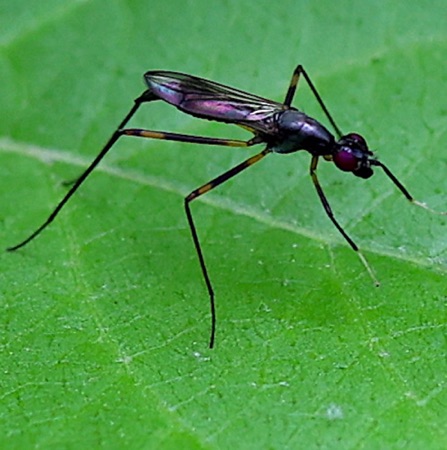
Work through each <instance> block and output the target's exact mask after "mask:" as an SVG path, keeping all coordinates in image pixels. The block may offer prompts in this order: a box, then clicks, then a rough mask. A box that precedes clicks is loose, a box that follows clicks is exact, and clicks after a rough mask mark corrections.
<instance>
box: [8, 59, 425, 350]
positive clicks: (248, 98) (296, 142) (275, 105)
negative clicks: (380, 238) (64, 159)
mask: <svg viewBox="0 0 447 450" xmlns="http://www.w3.org/2000/svg"><path fill="white" fill-rule="evenodd" d="M301 75H302V76H303V77H304V79H305V81H306V82H307V84H308V85H309V87H310V89H311V91H312V93H313V95H314V96H315V98H316V99H317V101H318V103H319V105H320V107H321V108H322V110H323V112H324V114H325V115H326V117H327V119H328V120H329V123H330V124H331V126H332V128H333V129H334V131H335V134H336V136H337V139H336V138H334V136H333V135H332V134H331V133H330V132H329V131H328V130H327V128H326V127H324V126H323V125H322V124H321V123H319V122H317V121H316V120H315V119H313V118H311V117H309V116H307V115H306V114H304V113H303V112H301V111H300V110H298V109H297V108H294V107H293V106H291V103H292V100H293V97H294V95H295V91H296V88H297V85H298V81H299V79H300V76H301ZM144 78H145V82H146V84H147V86H148V88H147V89H146V90H145V91H144V92H143V94H142V95H141V96H140V97H138V98H137V99H136V100H135V104H134V106H133V107H132V109H131V110H130V111H129V113H128V114H127V115H126V117H125V118H124V119H123V121H122V122H121V123H120V124H119V125H118V128H117V129H116V131H115V132H114V133H113V134H112V136H111V138H110V139H109V141H108V142H107V143H106V145H105V146H104V147H103V149H102V150H101V152H100V153H99V154H98V156H97V157H96V158H95V159H94V161H93V162H92V163H91V164H90V166H88V167H87V169H86V170H85V171H84V172H83V173H82V174H81V176H80V177H79V178H78V179H77V180H76V181H75V182H74V183H73V184H72V185H71V187H70V189H69V191H68V192H67V194H66V195H65V197H64V198H63V199H62V200H61V201H60V202H59V203H58V205H57V206H56V208H55V209H54V210H53V212H52V213H51V214H50V216H49V217H48V219H47V220H46V221H45V222H44V223H43V224H42V225H41V226H40V227H39V228H37V229H36V230H35V231H34V232H33V233H32V234H31V235H30V236H29V237H28V238H26V239H25V240H24V241H22V242H21V243H19V244H17V245H15V246H13V247H9V248H8V251H14V250H17V249H19V248H20V247H23V246H24V245H26V244H27V243H28V242H30V241H31V240H32V239H34V238H35V237H36V236H37V235H38V234H40V232H41V231H42V230H44V229H45V228H46V227H47V226H48V225H49V224H50V223H51V222H52V221H53V220H54V219H55V217H56V216H57V215H58V213H59V212H60V210H61V209H62V208H63V207H64V205H65V204H66V203H67V202H68V200H69V199H70V198H71V196H72V195H73V194H74V193H75V192H76V190H77V189H78V188H79V186H80V185H81V184H82V183H83V182H84V180H85V179H86V178H87V177H88V176H89V175H90V173H91V172H92V171H93V169H94V168H95V167H96V166H97V165H98V163H99V162H100V161H101V160H102V159H103V158H104V156H105V155H106V153H107V152H108V151H109V150H110V149H111V148H112V146H113V145H114V144H115V142H116V141H117V140H118V139H119V138H120V137H121V136H137V137H143V138H151V139H161V140H168V141H179V142H188V143H193V144H205V145H221V146H228V147H251V146H253V145H256V144H264V146H265V148H264V149H263V150H262V151H261V152H260V153H257V154H255V155H254V156H251V157H250V158H248V159H246V160H245V161H243V162H241V163H240V164H238V165H237V166H235V167H233V168H231V169H230V170H228V171H227V172H224V173H223V174H222V175H219V176H218V177H216V178H214V179H213V180H211V181H209V182H208V183H206V184H204V185H203V186H200V187H199V188H197V189H195V190H193V191H192V192H191V193H190V194H189V195H187V196H186V197H185V211H186V217H187V219H188V224H189V228H190V229H191V234H192V239H193V242H194V246H195V249H196V252H197V256H198V258H199V263H200V268H201V270H202V274H203V278H204V280H205V284H206V287H207V290H208V295H209V298H210V306H211V336H210V344H209V345H210V348H212V347H213V346H214V340H215V333H216V309H215V301H214V290H213V287H212V284H211V279H210V276H209V274H208V269H207V266H206V264H205V258H204V256H203V252H202V247H201V245H200V241H199V237H198V234H197V230H196V226H195V223H194V220H193V217H192V213H191V207H190V203H191V202H192V201H193V200H195V199H197V198H198V197H200V196H201V195H203V194H206V193H207V192H209V191H210V190H211V189H214V188H215V187H217V186H219V185H221V184H222V183H224V182H225V181H227V180H229V179H230V178H232V177H234V176H236V175H237V174H239V173H240V172H242V171H243V170H245V169H247V168H248V167H250V166H252V165H253V164H255V163H257V162H258V161H260V160H261V159H263V158H264V157H265V156H267V155H268V154H269V153H282V154H287V153H293V152H296V151H298V150H306V151H308V152H309V153H310V155H311V163H310V176H311V178H312V182H313V184H314V186H315V189H316V190H317V193H318V196H319V198H320V200H321V203H322V205H323V208H324V210H325V212H326V214H327V215H328V217H329V219H330V220H331V221H332V223H333V224H334V225H335V227H336V228H337V230H338V231H339V232H340V233H341V234H342V236H343V237H344V238H345V240H346V241H347V242H348V244H349V245H350V246H351V248H352V249H353V250H354V251H355V252H356V253H357V255H358V256H359V258H360V260H361V262H362V263H363V265H364V266H365V268H366V270H367V271H368V273H369V275H370V276H371V278H372V279H373V281H374V283H375V284H376V285H378V284H379V283H378V281H377V279H376V277H375V275H374V273H373V271H372V269H371V268H370V266H369V264H368V262H367V261H366V259H365V257H364V256H363V254H362V253H361V252H360V251H359V248H358V247H357V245H356V243H355V242H354V241H353V240H352V239H351V238H350V237H349V235H348V234H347V233H346V231H345V230H344V229H343V228H342V226H341V225H340V224H339V223H338V221H337V219H336V218H335V217H334V214H333V212H332V209H331V207H330V205H329V202H328V201H327V199H326V196H325V194H324V192H323V189H322V187H321V186H320V182H319V181H318V178H317V165H318V161H319V159H320V157H322V158H323V159H324V160H326V161H332V162H333V163H334V164H335V166H336V167H337V168H339V169H340V170H342V171H344V172H351V173H353V174H354V175H355V176H357V177H360V178H369V177H371V176H372V175H373V167H379V168H381V169H382V170H383V171H384V172H385V174H386V175H387V176H388V178H389V179H390V180H391V181H392V182H393V183H394V184H395V185H396V187H397V188H398V189H399V190H400V191H401V192H402V194H403V195H404V196H405V197H406V198H407V199H408V200H409V201H410V202H412V203H414V204H415V205H418V206H421V207H423V208H426V209H429V208H428V207H427V206H426V205H425V204H424V203H420V202H418V201H416V200H415V199H414V198H413V197H412V196H411V195H410V193H409V192H408V191H407V189H406V188H405V187H404V186H403V185H402V183H401V182H400V181H399V180H398V179H397V178H396V177H395V176H394V175H393V173H392V172H391V171H390V170H389V169H388V167H387V166H385V164H383V163H382V162H380V161H379V160H378V159H377V158H376V157H375V156H374V154H373V152H372V151H370V150H369V149H368V146H367V144H366V141H365V139H364V138H363V137H362V136H361V135H359V134H357V133H348V134H345V135H344V134H343V133H342V132H341V131H340V128H338V126H337V125H336V123H335V121H334V119H333V118H332V116H331V115H330V113H329V111H328V109H327V108H326V106H325V104H324V102H323V100H322V98H321V97H320V95H319V93H318V92H317V89H316V88H315V86H314V84H313V83H312V81H311V79H310V77H309V75H308V74H307V72H306V71H305V70H304V68H303V67H302V66H301V65H299V66H297V68H296V69H295V71H294V73H293V76H292V80H291V82H290V85H289V88H288V90H287V94H286V97H285V99H284V102H283V103H279V102H275V101H272V100H267V99H265V98H262V97H258V96H257V95H253V94H249V93H248V92H244V91H240V90H238V89H234V88H231V87H229V86H225V85H222V84H219V83H215V82H213V81H209V80H205V79H203V78H198V77H194V76H192V75H186V74H183V73H178V72H167V71H150V72H147V73H146V74H145V75H144ZM157 100H162V101H164V102H166V103H169V104H171V105H173V106H175V107H176V108H177V109H179V110H180V111H182V112H184V113H186V114H190V115H192V116H195V117H198V118H200V119H207V120H215V121H217V122H224V123H231V124H235V125H239V126H241V127H242V128H244V129H246V130H248V131H250V132H251V133H253V135H254V136H253V137H252V138H251V139H249V140H247V141H242V140H234V139H220V138H212V137H203V136H191V135H185V134H178V133H169V132H164V131H152V130H143V129H136V128H125V127H126V125H127V123H128V122H129V120H130V119H131V118H132V116H133V115H134V114H135V113H136V111H137V110H138V108H139V107H140V106H141V105H142V104H143V103H148V102H152V101H157Z"/></svg>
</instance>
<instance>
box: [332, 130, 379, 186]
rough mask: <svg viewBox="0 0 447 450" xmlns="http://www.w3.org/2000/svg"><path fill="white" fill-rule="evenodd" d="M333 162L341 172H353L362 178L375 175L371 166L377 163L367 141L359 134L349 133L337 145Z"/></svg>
mask: <svg viewBox="0 0 447 450" xmlns="http://www.w3.org/2000/svg"><path fill="white" fill-rule="evenodd" d="M332 160H333V161H334V164H335V165H336V166H337V167H338V168H339V169H340V170H343V171H344V172H352V173H353V174H354V175H355V176H356V177H360V178H369V177H370V176H372V175H373V173H374V172H373V170H372V169H371V165H374V162H375V161H376V160H375V158H374V153H373V152H372V151H370V150H368V145H367V144H366V141H365V139H364V138H363V137H362V136H360V134H357V133H349V134H346V135H345V136H342V137H341V138H340V140H339V141H338V142H337V143H336V145H335V149H334V153H333V155H332Z"/></svg>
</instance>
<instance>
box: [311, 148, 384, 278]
mask: <svg viewBox="0 0 447 450" xmlns="http://www.w3.org/2000/svg"><path fill="white" fill-rule="evenodd" d="M317 165H318V156H313V157H312V161H311V164H310V176H311V177H312V181H313V183H314V186H315V189H316V190H317V193H318V197H320V200H321V203H322V204H323V208H324V210H325V212H326V214H327V216H328V217H329V219H331V221H332V223H333V224H334V225H335V227H336V228H337V230H338V231H339V232H340V233H341V235H342V236H343V237H344V238H345V239H346V241H347V242H348V244H349V245H350V246H351V248H352V249H353V250H354V251H355V252H356V253H357V255H358V256H359V258H360V261H362V264H363V265H364V266H365V268H366V270H367V271H368V273H369V275H370V277H371V278H372V280H373V282H374V284H375V285H376V286H379V285H380V283H379V281H378V280H377V278H376V276H375V275H374V272H373V270H372V269H371V267H370V265H369V264H368V261H367V260H366V258H365V257H364V256H363V253H362V252H361V251H360V250H359V248H358V246H357V244H356V243H355V242H354V241H353V240H352V239H351V238H350V237H349V235H348V234H347V233H346V231H345V230H344V229H343V227H342V226H341V225H340V224H339V223H338V221H337V219H336V218H335V216H334V213H333V212H332V208H331V206H330V205H329V202H328V201H327V198H326V195H325V194H324V192H323V189H322V187H321V185H320V182H319V181H318V177H317V172H316V170H317Z"/></svg>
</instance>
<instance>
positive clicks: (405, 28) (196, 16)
mask: <svg viewBox="0 0 447 450" xmlns="http://www.w3.org/2000/svg"><path fill="white" fill-rule="evenodd" d="M1 9H2V13H1V15H0V42H1V53H0V73H1V79H2V83H1V85H0V96H1V99H2V101H1V102H0V114H1V117H2V120H1V121H0V158H1V166H0V167H1V177H0V180H1V183H2V189H1V190H0V195H1V212H0V218H1V223H2V236H3V237H2V242H3V246H4V247H7V246H9V245H14V244H16V243H18V242H20V240H22V239H24V238H25V237H26V236H27V235H29V233H31V232H32V231H33V230H34V229H36V227H38V226H39V225H40V224H41V223H42V221H43V220H45V218H46V217H48V214H49V213H50V212H51V211H52V209H53V208H54V207H55V205H56V204H57V202H58V201H59V200H60V199H61V198H62V196H63V195H64V193H65V192H66V188H65V187H64V186H62V184H61V183H62V182H63V181H66V180H72V179H74V178H76V176H78V175H79V174H80V173H81V172H82V170H83V169H84V168H85V167H86V166H87V165H88V164H89V162H90V161H92V159H93V158H94V156H95V155H96V154H97V153H98V152H99V150H100V148H101V146H102V145H103V144H104V142H105V141H106V140H107V139H108V137H109V136H110V135H111V133H112V132H113V130H114V128H115V127H116V126H117V124H118V123H119V122H120V120H121V119H122V118H123V117H124V115H125V114H126V113H127V111H128V110H129V108H130V107H131V105H132V101H133V99H134V98H135V97H136V96H137V95H139V94H140V93H141V92H142V91H143V89H144V85H143V83H142V81H141V78H142V74H143V73H144V72H145V71H146V70H151V69H166V70H178V71H182V72H186V73H191V74H195V75H198V76H203V77H206V78H210V79H214V80H216V81H219V82H221V83H225V84H228V85H232V86H235V87H238V88H241V89H245V90H248V91H250V92H253V93H256V94H258V95H262V96H265V97H269V98H273V99H276V100H279V101H280V100H281V99H283V98H284V95H285V92H286V89H287V85H288V83H289V81H290V77H291V74H292V71H293V69H294V67H295V66H296V64H298V63H301V64H303V65H304V66H305V67H306V69H307V71H308V73H309V74H310V76H311V77H312V79H313V81H314V83H315V84H316V85H317V87H318V89H319V92H320V93H321V95H322V97H323V98H324V100H325V102H326V103H327V106H328V108H329V109H330V111H331V112H332V114H333V116H334V118H335V120H336V121H337V123H338V125H339V126H340V127H341V128H342V129H343V130H345V132H349V131H357V132H360V133H362V134H364V135H365V136H366V137H367V139H368V142H369V145H370V147H371V148H372V149H373V150H374V151H377V154H378V155H379V157H380V158H381V160H382V161H383V162H385V163H386V164H387V165H388V166H389V167H390V168H391V170H392V171H393V173H395V174H396V176H397V177H398V178H399V180H401V182H402V183H403V184H404V185H405V186H406V187H407V188H408V189H409V190H410V192H411V193H412V195H414V196H415V197H416V198H417V199H419V200H421V201H425V202H427V204H429V205H430V206H431V207H432V208H433V209H436V210H439V211H442V210H443V209H444V210H445V209H447V206H446V202H445V198H446V197H445V193H446V192H447V181H446V177H445V174H446V169H447V157H446V154H447V153H446V150H445V149H446V148H447V132H446V130H447V128H446V115H447V108H446V101H445V98H446V97H445V95H444V88H445V84H446V81H447V79H446V75H445V54H446V51H447V45H446V41H447V40H446V28H445V14H444V11H445V4H444V2H442V1H440V0H439V1H430V2H428V1H422V2H419V3H417V4H412V6H411V7H409V6H408V2H404V1H392V2H391V1H384V2H357V3H354V2H349V1H346V0H343V1H341V2H329V1H321V2H305V1H283V2H268V1H264V0H260V1H257V2H250V3H248V2H247V3H245V4H243V3H241V2H236V1H233V0H231V1H227V2H205V1H202V0H199V1H196V2H181V1H171V2H144V1H142V0H128V1H118V0H111V1H108V2H105V1H99V0H98V1H89V2H87V1H82V0H79V1H74V0H73V1H71V2H58V1H54V0H53V1H51V0H43V1H40V2H32V1H30V0H21V1H16V2H2V6H1ZM295 104H296V105H298V106H299V107H300V108H302V109H303V110H305V111H306V112H307V113H309V114H312V115H313V116H315V117H317V118H318V119H319V120H322V121H323V122H324V123H326V122H325V119H324V116H323V115H322V113H321V111H320V110H319V108H318V105H317V104H316V102H315V100H314V99H313V98H312V96H311V95H310V93H309V90H308V88H307V87H306V86H305V85H304V84H303V85H300V88H299V92H298V94H297V98H296V101H295ZM132 124H134V125H135V126H140V127H145V128H148V129H156V130H170V131H176V132H180V133H189V134H197V135H214V136H219V137H235V138H248V137H249V134H247V133H245V132H244V131H243V130H239V129H234V128H235V127H231V126H225V125H219V124H215V123H212V122H208V121H200V120H197V119H194V118H192V117H190V116H186V115H183V114H181V113H179V112H178V111H176V110H175V109H174V108H172V107H169V106H168V105H163V104H160V105H158V104H154V105H147V107H145V108H142V111H141V112H139V113H138V115H137V116H136V117H135V119H134V120H133V121H132ZM255 151H256V150H250V151H249V152H248V151H247V150H244V149H219V148H215V147H213V148H211V147H205V146H194V145H187V144H184V145H183V144H178V143H172V142H171V143H168V142H162V141H149V140H144V139H131V138H127V139H125V138H124V139H121V140H120V142H119V143H118V144H117V145H116V148H114V149H112V151H111V152H110V154H109V155H108V156H107V158H106V159H105V160H104V161H103V163H101V165H100V167H98V168H97V169H96V170H95V172H94V173H93V174H92V175H91V176H90V178H89V179H88V180H87V182H86V183H85V184H84V185H83V186H82V188H81V189H79V191H78V192H77V193H76V195H75V196H74V197H73V198H72V199H71V200H70V202H69V204H67V206H66V207H65V208H64V209H63V210H62V212H61V213H60V215H59V216H58V217H57V219H56V220H55V221H54V223H52V224H51V226H50V227H48V229H46V230H45V231H44V232H43V233H42V235H41V236H39V237H38V239H36V240H35V241H33V242H31V243H30V244H29V245H27V246H26V247H24V248H22V249H20V250H19V251H17V252H15V253H6V252H5V253H3V255H2V257H1V258H0V264H1V273H2V278H1V279H2V283H1V302H2V311H3V313H2V315H1V322H2V323H1V328H0V330H1V331H0V336H1V350H2V358H1V360H0V361H1V363H0V364H1V373H2V377H1V387H2V402H1V407H0V418H1V429H0V431H1V435H2V444H3V446H4V447H5V448H36V447H40V448H46V449H48V448H58V449H59V448H109V449H110V448H148V449H149V448H163V449H169V448H173V449H174V448H191V449H198V448H222V449H227V448H240V449H249V448H253V449H259V448H278V449H284V448H294V449H295V448H306V449H308V448H347V449H351V448H397V447H405V448H407V449H408V448H414V449H419V448H424V449H438V448H444V447H446V446H447V432H446V428H445V423H446V420H447V414H446V408H445V404H446V402H447V391H446V387H447V375H446V374H447V360H446V357H445V355H446V339H445V331H446V330H445V329H446V313H445V311H446V299H447V284H446V281H445V275H446V266H447V258H446V248H447V239H446V233H445V225H446V219H445V217H442V216H440V215H435V214H430V213H429V212H428V211H426V210H423V209H421V208H417V207H412V206H411V205H409V204H408V202H407V201H406V200H405V198H404V197H403V196H402V195H401V193H400V192H399V191H398V190H397V189H396V187H395V186H394V185H393V184H392V183H391V182H390V180H388V179H387V178H386V177H385V175H384V174H383V173H381V172H380V170H377V171H376V172H377V173H376V175H375V176H374V177H373V178H371V179H370V180H368V181H364V180H360V179H356V178H355V177H352V176H350V175H349V174H344V173H342V172H340V171H337V170H335V167H334V166H333V165H331V164H327V163H324V162H322V163H321V165H320V167H319V177H320V180H321V183H322V185H323V188H324V189H325V192H326V194H327V196H328V199H329V201H330V203H331V205H332V207H333V209H334V212H335V214H336V216H337V218H338V220H339V221H340V223H341V224H342V225H343V226H344V227H345V229H346V231H347V232H348V233H349V234H350V235H351V236H352V237H353V238H354V239H355V241H356V243H357V244H358V245H359V246H360V248H361V249H362V250H363V251H364V254H365V256H366V257H367V259H368V261H369V262H370V264H371V266H372V267H373V269H374V271H375V273H376V275H377V277H378V278H379V279H380V281H381V283H382V285H381V287H380V288H374V287H373V286H372V282H371V279H370V278H369V276H368V274H367V272H366V271H365V270H364V267H363V266H362V264H361V262H360V261H359V259H358V258H357V256H356V255H355V254H354V252H353V251H352V250H351V249H350V248H349V247H348V245H347V244H346V242H345V241H344V240H343V239H342V237H341V236H340V235H339V234H338V232H337V230H336V229H334V227H333V226H332V224H331V223H330V221H329V220H328V219H327V217H326V215H325V214H324V211H323V210H322V208H321V205H320V204H319V201H318V198H317V195H316V194H315V192H314V188H313V186H312V182H311V180H310V177H309V175H308V165H309V162H310V158H309V155H308V154H307V153H305V152H299V153H297V154H293V155H288V156H281V155H272V156H269V157H268V158H266V160H265V161H262V162H260V163H259V164H258V165H256V166H254V167H253V168H250V169H249V170H248V171H247V172H246V173H244V174H241V175H240V176H238V177H236V178H235V179H233V180H231V181H229V182H228V183H226V184H225V186H222V187H221V188H219V189H217V190H216V191H215V192H214V191H213V192H211V193H209V194H207V195H205V196H204V197H203V198H201V199H200V200H198V201H197V202H194V203H193V204H192V209H193V214H194V217H195V220H196V223H197V228H198V232H199V235H200V239H201V242H202V245H203V249H204V253H205V257H206V261H207V265H208V267H209V271H210V276H211V278H212V281H213V284H214V288H215V292H216V302H217V314H218V323H217V327H218V328H217V342H216V348H215V349H214V350H209V349H208V348H207V342H208V336H209V327H210V320H209V304H208V297H207V293H206V290H205V285H204V282H203V279H202V277H201V273H200V268H199V265H198V261H197V256H196V254H195V251H194V247H193V244H192V241H191V236H190V231H189V229H188V226H187V222H186V218H185V216H184V211H183V198H184V196H185V195H187V194H188V193H189V192H190V191H191V190H192V189H194V188H196V187H197V186H200V185H202V184H203V183H205V182H207V181H208V180H210V179H212V178H213V177H215V176H217V175H218V174H220V173H222V172H224V171H225V170H227V169H228V168H230V167H231V166H232V165H235V164H237V163H238V162H240V161H242V160H244V159H245V158H247V155H248V154H254V153H255Z"/></svg>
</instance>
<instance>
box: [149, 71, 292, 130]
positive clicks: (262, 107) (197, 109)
mask: <svg viewBox="0 0 447 450" xmlns="http://www.w3.org/2000/svg"><path fill="white" fill-rule="evenodd" d="M144 77H145V80H146V83H147V85H148V86H149V88H150V90H151V91H152V92H153V93H154V94H155V95H156V96H157V97H159V98H160V99H161V100H164V101H165V102H167V103H170V104H171V105H174V106H175V107H177V108H178V109H179V110H180V111H183V112H185V113H187V114H190V115H192V116H195V117H199V118H201V119H208V120H216V121H219V122H225V123H235V124H237V125H241V126H243V127H245V128H249V129H251V130H256V131H259V132H261V133H266V134H270V133H272V132H273V131H274V129H273V127H274V120H273V117H274V115H275V114H276V113H278V112H280V111H283V110H284V109H287V106H284V105H283V104H282V103H278V102H274V101H272V100H268V99H265V98H262V97H259V96H257V95H253V94H250V93H248V92H244V91H240V90H238V89H234V88H232V87H229V86H225V85H223V84H219V83H215V82H213V81H209V80H205V79H203V78H198V77H194V76H191V75H186V74H183V73H178V72H167V71H150V72H147V73H146V74H145V75H144Z"/></svg>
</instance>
